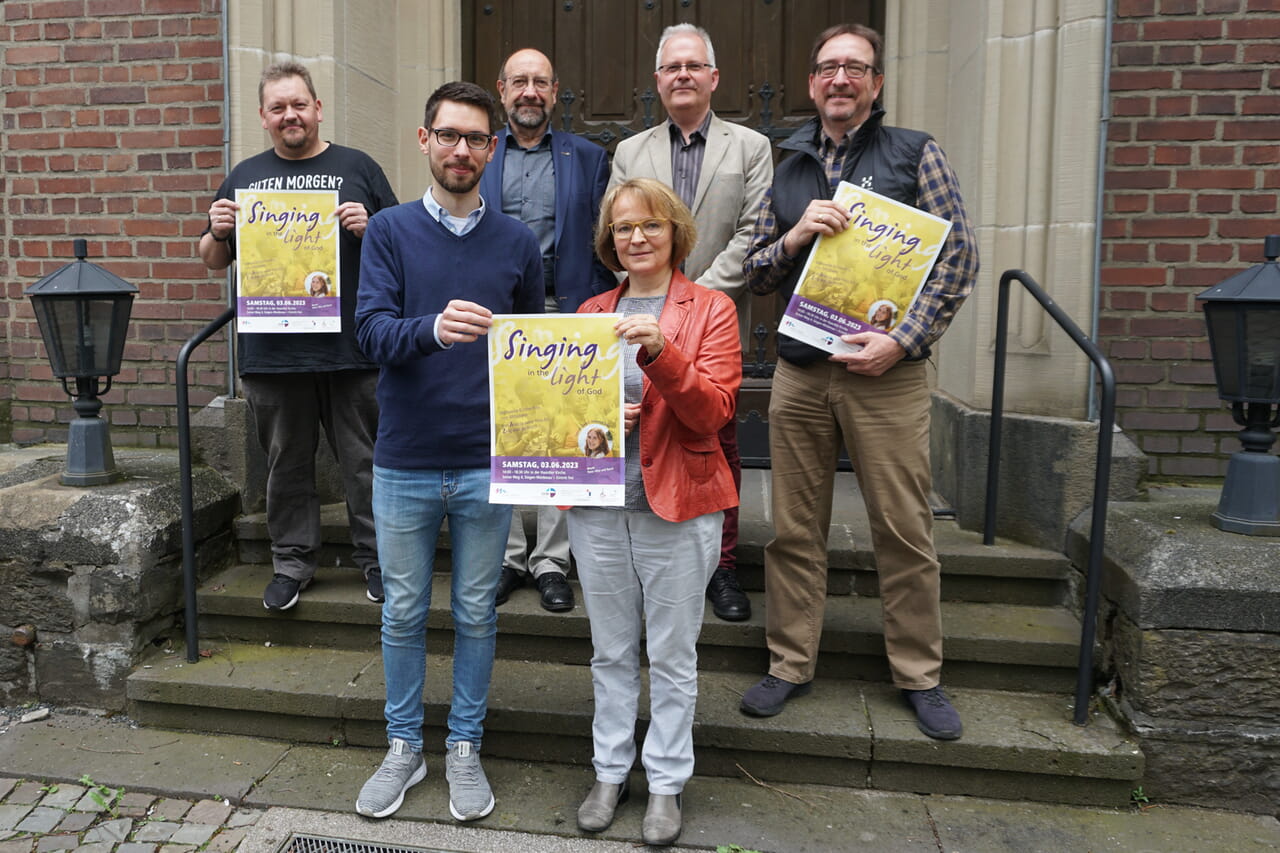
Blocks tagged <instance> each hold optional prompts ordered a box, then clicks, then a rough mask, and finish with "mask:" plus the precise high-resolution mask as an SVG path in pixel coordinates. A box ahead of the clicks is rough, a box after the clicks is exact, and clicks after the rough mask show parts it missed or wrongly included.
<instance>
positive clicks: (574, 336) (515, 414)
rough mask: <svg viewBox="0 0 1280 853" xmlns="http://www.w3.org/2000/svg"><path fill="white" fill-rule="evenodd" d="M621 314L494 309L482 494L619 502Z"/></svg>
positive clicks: (532, 500)
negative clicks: (486, 480) (617, 328)
mask: <svg viewBox="0 0 1280 853" xmlns="http://www.w3.org/2000/svg"><path fill="white" fill-rule="evenodd" d="M619 319H621V315H618V314H554V315H546V314H499V315H496V316H495V317H494V318H493V326H492V327H491V328H490V329H489V334H488V343H489V388H490V394H491V398H490V413H491V417H490V424H491V426H490V429H491V434H490V442H491V446H492V451H491V454H492V455H491V460H490V487H489V500H490V502H492V503H509V504H525V505H540V504H541V505H549V506H622V505H623V498H624V487H625V483H626V459H625V455H626V454H625V450H626V441H625V438H626V432H625V429H624V426H623V409H622V403H623V362H622V359H623V358H624V354H625V352H626V350H625V349H624V348H623V347H622V345H621V344H620V343H619V342H618V337H617V335H616V334H614V331H613V327H614V324H616V323H617V322H618V320H619Z"/></svg>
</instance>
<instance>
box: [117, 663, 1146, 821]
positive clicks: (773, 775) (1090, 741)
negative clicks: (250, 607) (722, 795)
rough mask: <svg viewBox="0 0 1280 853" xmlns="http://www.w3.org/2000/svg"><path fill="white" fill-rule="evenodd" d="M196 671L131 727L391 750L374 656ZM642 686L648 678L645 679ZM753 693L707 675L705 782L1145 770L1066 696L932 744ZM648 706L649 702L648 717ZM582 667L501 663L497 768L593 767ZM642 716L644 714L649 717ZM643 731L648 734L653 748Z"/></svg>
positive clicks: (158, 674)
mask: <svg viewBox="0 0 1280 853" xmlns="http://www.w3.org/2000/svg"><path fill="white" fill-rule="evenodd" d="M428 643H429V647H431V649H432V651H433V653H432V654H431V655H429V657H428V662H427V683H426V690H425V691H424V704H425V707H426V731H425V733H424V734H425V738H426V740H427V741H428V743H437V742H442V741H443V739H444V736H445V730H444V724H445V717H446V715H447V713H448V697H449V693H450V688H449V674H450V668H451V662H450V659H449V657H448V656H447V655H444V654H440V653H436V651H437V650H436V648H435V646H434V645H433V644H431V640H430V639H429V640H428ZM203 654H205V655H206V656H205V657H202V658H201V659H200V661H199V662H198V663H195V664H188V663H186V661H185V654H184V653H183V651H182V650H181V649H176V650H170V651H168V652H167V653H166V652H165V651H163V650H160V649H153V650H151V652H149V654H148V655H147V657H146V659H145V661H144V663H143V665H142V666H140V667H139V668H138V669H137V670H135V672H134V673H133V674H132V675H131V676H130V677H129V682H128V710H129V714H130V716H131V717H132V718H133V719H135V720H137V721H139V722H141V723H143V724H145V725H154V726H163V727H169V728H180V729H190V730H198V731H213V732H234V733H237V734H242V735H251V736H261V737H272V738H278V739H284V740H290V741H294V742H311V743H344V742H345V743H350V744H353V745H356V746H368V747H374V748H377V747H380V746H382V745H384V744H385V742H386V741H385V729H384V724H383V719H382V705H383V698H384V683H383V675H382V664H381V655H380V653H379V652H378V651H377V650H376V649H368V650H345V649H320V648H309V649H308V648H297V647H292V646H274V645H272V646H267V645H264V644H243V643H227V644H223V645H219V646H214V647H210V648H208V649H206V650H205V652H204V653H203ZM646 681H647V679H646ZM753 681H754V678H753V677H750V676H746V675H743V674H739V673H727V672H703V673H701V674H700V683H699V700H698V711H697V714H696V717H695V722H694V743H695V749H696V755H697V762H698V763H697V767H698V771H697V772H698V774H699V775H701V776H720V777H724V776H741V775H742V771H746V772H749V773H750V774H751V775H752V776H754V777H756V778H757V779H760V780H762V781H766V782H777V783H784V782H785V783H803V782H813V781H821V782H822V783H824V784H828V785H838V786H844V787H849V788H876V789H881V790H893V791H914V792H926V793H939V794H974V793H981V794H982V795H983V796H987V797H999V798H1008V799H1022V800H1040V801H1048V802H1062V803H1081V804H1096V805H1112V806H1118V805H1122V804H1124V803H1125V802H1127V800H1128V797H1129V792H1130V790H1131V789H1132V788H1133V786H1134V785H1135V784H1136V781H1137V780H1140V779H1141V777H1142V772H1143V756H1142V753H1141V751H1140V750H1139V749H1138V747H1137V745H1136V744H1135V743H1133V742H1132V741H1130V740H1129V739H1127V738H1126V737H1125V736H1124V735H1123V734H1122V733H1121V732H1120V731H1119V730H1118V728H1117V727H1116V726H1115V725H1114V724H1113V723H1112V722H1111V721H1110V719H1109V718H1107V717H1105V716H1101V715H1095V716H1094V718H1093V719H1092V721H1091V722H1090V724H1089V725H1088V726H1085V727H1077V726H1075V725H1073V724H1072V723H1071V722H1070V716H1071V709H1070V707H1069V706H1070V701H1069V700H1068V699H1066V698H1065V697H1064V696H1062V695H1060V694H1047V693H1038V692H1028V693H1008V692H1002V691H993V690H982V689H977V688H966V687H958V688H955V689H953V690H952V691H951V695H952V698H953V700H954V702H955V704H956V707H957V709H958V710H959V711H960V713H961V715H962V716H963V719H964V721H965V734H964V737H963V738H962V739H960V740H958V741H953V742H947V743H942V742H938V741H933V740H930V739H929V738H927V737H925V736H924V735H923V734H921V733H920V732H919V731H918V730H917V729H916V726H915V722H914V717H913V715H912V714H911V712H910V711H909V710H907V709H906V708H905V707H904V706H903V705H902V704H901V701H900V699H899V698H898V696H897V691H895V690H894V689H893V688H891V687H890V686H889V685H886V684H879V683H870V682H862V681H855V680H849V679H829V678H819V679H818V681H817V683H816V684H815V689H814V691H813V693H812V694H810V695H809V696H807V697H804V698H802V699H798V700H796V701H794V702H792V703H791V704H790V705H789V706H788V708H787V709H786V711H785V712H784V713H782V714H780V715H778V716H777V717H772V718H768V719H763V720H761V719H754V718H750V717H746V716H744V715H743V714H741V713H740V712H739V711H738V707H737V706H738V700H739V697H740V695H741V692H742V691H743V690H745V689H746V688H747V687H748V686H750V684H751V683H752V682H753ZM647 706H648V699H647V694H646V695H645V696H642V699H641V708H642V709H645V708H647ZM591 713H592V697H591V674H590V669H589V667H587V666H580V665H571V664H560V663H547V662H530V661H521V660H513V659H499V660H497V661H496V662H495V665H494V673H493V680H492V687H491V690H490V699H489V712H488V717H487V719H486V723H485V727H486V734H485V741H484V752H485V754H486V755H488V756H492V757H495V758H509V759H518V760H524V761H537V762H551V763H554V764H570V765H585V764H587V763H588V762H589V761H590V754H591ZM642 713H643V710H642ZM643 728H644V725H643V722H642V724H641V726H640V729H641V731H640V732H639V733H638V734H639V735H640V736H642V735H643Z"/></svg>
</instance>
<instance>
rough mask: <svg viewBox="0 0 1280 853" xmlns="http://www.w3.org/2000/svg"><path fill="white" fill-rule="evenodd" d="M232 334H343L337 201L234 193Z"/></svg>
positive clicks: (313, 195) (327, 195)
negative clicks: (234, 283) (235, 256)
mask: <svg viewBox="0 0 1280 853" xmlns="http://www.w3.org/2000/svg"><path fill="white" fill-rule="evenodd" d="M235 200H236V204H238V205H239V206H240V209H239V210H237V211H236V255H237V259H236V328H237V329H238V330H239V331H240V332H246V333H264V332H340V331H342V306H341V300H340V298H339V296H340V293H341V287H342V282H341V281H340V280H339V275H338V234H339V228H340V225H339V223H338V215H337V210H338V194H337V193H336V192H333V191H325V192H314V191H310V190H236V197H235Z"/></svg>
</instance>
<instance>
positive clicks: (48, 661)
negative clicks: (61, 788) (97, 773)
mask: <svg viewBox="0 0 1280 853" xmlns="http://www.w3.org/2000/svg"><path fill="white" fill-rule="evenodd" d="M115 457H116V462H117V464H118V465H119V466H120V468H121V470H122V471H123V472H124V473H125V479H124V480H123V481H122V482H119V483H114V484H111V485H109V486H97V487H93V488H74V487H69V486H63V485H61V484H60V483H59V482H58V476H59V474H60V473H61V471H62V469H63V468H64V467H65V461H66V453H65V449H64V448H59V447H56V446H50V445H46V446H42V447H35V448H28V449H25V450H10V451H6V452H3V453H0V589H3V590H4V594H3V595H0V638H3V640H4V642H3V645H2V646H0V647H2V648H3V652H0V703H13V702H17V701H26V700H29V699H39V700H40V701H42V702H54V703H60V704H72V705H83V706H88V707H95V708H108V709H123V708H124V698H125V697H124V683H125V677H126V676H127V675H128V674H129V670H130V669H131V668H132V666H133V665H134V663H135V662H136V661H137V659H138V656H139V653H140V652H141V651H142V650H143V649H144V648H145V647H146V645H147V644H148V643H150V642H151V641H152V640H154V639H156V638H157V637H159V636H161V635H162V634H164V633H165V632H167V631H170V630H172V629H174V628H175V626H176V625H177V624H178V623H179V622H180V619H181V614H182V602H183V596H182V582H183V581H182V524H181V509H180V503H181V498H180V495H181V491H180V489H181V487H180V481H179V478H178V456H177V453H176V452H174V451H142V450H129V449H117V450H116V451H115ZM193 486H194V491H193V495H194V504H195V533H196V544H197V551H196V554H197V561H198V562H199V564H200V568H202V569H208V568H214V567H218V566H221V565H223V564H224V563H225V562H226V560H227V559H228V558H229V556H230V553H231V520H232V517H233V516H234V514H235V511H236V504H237V500H236V492H235V490H234V489H233V488H232V487H231V486H230V485H229V484H228V483H227V481H226V480H224V479H223V478H222V477H221V476H219V475H218V474H216V473H214V472H213V471H212V470H210V469H208V468H197V469H196V471H195V472H194V477H193ZM20 625H34V626H35V630H36V636H37V642H36V644H35V645H32V646H24V647H18V646H14V645H12V644H11V643H10V642H9V641H8V637H9V636H10V634H11V633H12V631H13V629H14V628H16V627H17V626H20Z"/></svg>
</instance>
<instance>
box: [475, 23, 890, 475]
mask: <svg viewBox="0 0 1280 853" xmlns="http://www.w3.org/2000/svg"><path fill="white" fill-rule="evenodd" d="M884 6H885V0H489V2H481V0H465V2H464V3H463V5H462V12H463V75H464V77H465V78H466V79H468V80H474V81H476V82H478V83H480V84H481V85H482V86H485V87H486V88H488V89H489V90H490V91H492V92H493V93H494V95H495V96H496V95H497V87H496V85H495V81H496V80H497V78H498V70H499V66H500V65H501V63H502V62H503V60H505V59H506V57H507V56H509V55H510V54H511V53H512V52H514V51H516V50H519V49H521V48H526V47H532V48H537V49H538V50H540V51H542V52H543V53H545V54H546V55H547V56H549V57H550V58H551V61H552V63H553V64H554V65H555V68H556V73H557V75H558V76H559V78H560V103H559V105H558V106H557V108H556V112H555V116H554V118H553V120H552V121H553V126H554V127H555V128H556V129H558V130H560V129H563V130H569V131H572V132H574V133H577V134H579V135H581V136H584V137H586V138H588V139H591V140H593V141H594V142H597V143H598V144H600V145H603V146H604V147H605V148H607V149H608V150H609V151H610V152H612V151H613V149H614V147H615V146H616V145H617V143H618V141H619V140H620V139H625V138H626V137H628V136H630V135H632V134H634V133H638V132H639V131H642V130H645V129H647V128H650V127H652V126H653V125H655V124H657V123H658V122H661V121H662V120H663V119H664V118H665V113H664V112H663V109H662V103H661V101H660V100H659V99H658V92H657V88H656V87H655V85H654V80H653V69H654V65H655V57H656V53H657V50H658V39H659V37H660V36H661V35H662V30H663V29H664V28H665V27H667V26H670V25H671V24H677V23H685V22H688V23H693V24H697V25H698V26H701V27H704V28H705V29H706V30H707V32H708V33H710V34H711V40H712V42H713V44H714V45H715V52H716V66H717V67H718V68H719V69H720V85H719V87H718V88H717V89H716V92H715V95H714V96H713V98H712V104H711V105H712V108H713V109H714V110H715V112H716V115H718V116H719V117H720V118H722V119H725V120H727V121H734V122H738V123H739V124H744V125H746V126H748V127H751V128H754V129H755V130H758V131H760V132H761V133H764V134H765V135H767V136H769V137H770V138H771V139H772V140H773V141H774V142H775V143H776V142H778V141H780V140H782V139H785V138H786V137H787V136H789V135H790V134H791V132H792V130H793V129H794V128H795V127H796V126H797V125H799V124H801V123H802V122H804V121H805V120H806V119H807V118H809V117H810V116H812V115H813V104H812V103H811V102H810V100H809V88H808V78H809V67H808V66H809V51H810V49H811V47H812V45H813V39H814V37H815V36H817V34H818V33H819V32H821V31H822V30H823V29H825V28H826V27H828V26H830V25H831V24H835V23H841V22H860V23H866V24H870V25H871V26H873V27H875V28H876V29H877V30H880V31H881V32H883V31H884ZM781 307H782V306H780V305H779V304H778V300H777V299H776V298H775V297H774V296H772V295H770V296H754V297H752V298H751V300H750V308H749V310H750V312H751V329H752V334H751V336H750V340H749V341H748V343H747V346H746V347H745V351H744V352H743V391H742V398H741V401H740V403H739V410H738V419H739V434H740V439H741V444H742V448H741V450H742V457H743V464H745V465H756V466H761V465H763V466H767V465H768V442H767V425H766V424H765V419H766V417H767V413H768V391H769V386H770V382H771V377H772V375H773V364H774V361H775V359H776V353H775V349H774V333H775V330H776V329H777V323H778V317H779V315H780V314H781Z"/></svg>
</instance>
